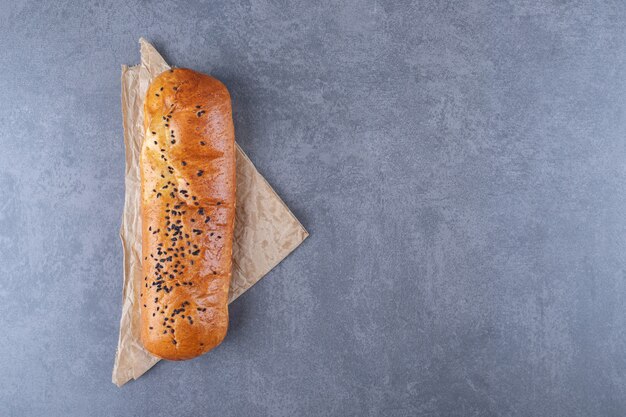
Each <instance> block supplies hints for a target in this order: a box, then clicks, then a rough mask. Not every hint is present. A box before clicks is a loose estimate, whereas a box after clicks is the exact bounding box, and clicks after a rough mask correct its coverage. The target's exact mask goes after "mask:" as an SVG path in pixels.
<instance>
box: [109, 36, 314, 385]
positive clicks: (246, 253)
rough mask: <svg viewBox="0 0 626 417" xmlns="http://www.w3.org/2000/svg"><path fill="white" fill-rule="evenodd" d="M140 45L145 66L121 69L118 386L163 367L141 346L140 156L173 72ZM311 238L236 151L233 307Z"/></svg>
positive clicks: (146, 45)
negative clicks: (152, 96)
mask: <svg viewBox="0 0 626 417" xmlns="http://www.w3.org/2000/svg"><path fill="white" fill-rule="evenodd" d="M139 43H140V45H141V64H140V65H137V66H134V67H128V66H126V65H123V66H122V112H123V117H124V142H125V144H126V200H125V203H124V213H123V217H122V227H121V229H120V237H121V238H122V245H123V248H124V299H123V305H122V318H121V320H120V335H119V341H118V345H117V352H116V355H115V364H114V366H113V383H114V384H116V385H117V386H122V385H124V384H125V383H126V382H128V381H130V380H131V379H137V378H139V377H140V376H141V375H143V374H144V373H145V372H146V371H147V370H148V369H150V368H151V367H152V366H154V364H156V363H157V362H158V361H159V359H158V358H156V357H154V356H152V355H151V354H150V353H148V352H147V351H146V350H145V349H144V348H143V346H142V344H141V340H140V338H139V334H140V330H139V329H140V313H139V303H136V302H135V300H136V299H137V294H136V288H139V286H140V285H141V284H140V283H141V219H140V199H139V197H140V174H139V154H140V151H141V143H142V141H143V101H144V97H145V95H146V91H147V89H148V85H149V84H150V82H151V81H152V79H153V78H155V77H156V76H157V75H159V74H160V73H161V72H163V71H165V70H167V69H169V68H170V67H169V65H168V64H167V63H166V62H165V60H164V59H163V58H162V57H161V55H160V54H159V53H158V52H157V51H156V49H155V48H154V47H153V46H152V45H151V44H150V43H148V42H147V41H146V40H145V39H143V38H142V39H140V40H139ZM236 133H237V132H235V134H236ZM307 236H308V233H307V231H306V230H305V229H304V227H302V225H301V224H300V222H299V221H298V219H296V218H295V216H294V215H293V214H292V213H291V211H289V208H288V207H287V206H286V205H285V203H283V201H282V200H281V199H280V197H278V195H277V194H276V193H275V192H274V190H273V189H272V187H270V185H269V184H268V183H267V181H266V180H265V178H263V176H262V175H261V174H259V172H258V171H257V170H256V168H255V167H254V165H253V164H252V162H251V161H250V159H249V158H248V157H247V156H246V154H245V153H244V152H243V151H242V150H241V148H239V146H237V210H236V215H235V234H234V242H233V275H232V281H231V284H230V296H229V302H232V301H233V300H235V299H236V298H237V297H239V296H240V295H241V294H243V293H244V292H245V291H246V290H248V288H250V287H252V286H253V285H254V284H255V283H256V282H258V281H259V280H260V279H261V278H262V277H263V276H264V275H265V274H267V273H268V272H269V271H270V270H271V269H272V268H274V267H275V266H276V265H278V263H279V262H280V261H282V260H283V259H284V258H285V257H286V256H287V255H289V253H291V252H292V251H293V250H294V249H295V248H296V247H297V246H298V245H299V244H300V243H302V241H303V240H304V239H306V237H307Z"/></svg>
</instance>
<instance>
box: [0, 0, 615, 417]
mask: <svg viewBox="0 0 626 417" xmlns="http://www.w3.org/2000/svg"><path fill="white" fill-rule="evenodd" d="M0 3H1V4H0V69H1V72H0V99H1V101H0V103H1V104H0V125H1V126H2V128H1V129H0V193H1V199H0V274H1V277H0V278H1V279H0V314H1V317H2V321H1V323H2V324H0V329H1V330H2V335H1V337H0V415H2V416H53V417H57V416H59V417H60V416H63V417H65V416H77V417H78V416H81V417H82V416H149V417H159V416H163V417H165V416H173V415H181V416H184V415H194V416H200V415H203V416H204V415H215V416H217V415H219V416H248V415H250V416H252V415H259V416H299V415H302V416H304V415H320V416H327V415H328V416H330V415H336V416H567V417H573V416H619V417H623V416H624V415H626V305H625V304H626V252H625V249H626V193H625V187H626V94H625V93H626V70H625V68H626V67H625V64H626V29H625V27H626V4H625V3H624V2H622V1H617V0H614V1H562V0H561V1H557V0H523V1H519V0H515V1H514V0H510V1H488V0H472V1H459V2H451V1H438V0H430V1H413V2H409V1H404V2H395V1H394V2H391V1H389V2H383V1H374V0H369V1H333V2H328V1H322V2H317V1H306V0H299V1H295V2H289V1H284V0H266V1H216V2H210V3H209V2H207V3H203V2H199V1H190V2H179V3H177V2H173V1H166V2H152V1H137V0H130V1H128V0H124V1H123V0H119V1H115V2H107V1H91V2H78V1H73V2H70V1H48V2H35V1H28V0H11V1H8V0H1V1H0ZM83 3H84V4H85V5H84V6H82V4H83ZM140 36H144V37H146V38H147V39H148V40H150V41H152V42H154V43H155V45H156V46H157V47H158V48H159V49H160V50H161V51H162V52H163V54H164V56H165V57H166V59H168V61H169V62H171V63H173V64H176V65H178V66H186V67H191V68H194V69H196V70H200V71H204V72H208V73H211V74H213V75H215V76H216V77H218V78H219V79H221V80H223V81H224V82H225V83H226V85H227V86H228V87H229V88H230V90H231V93H232V96H233V104H234V109H235V126H236V133H237V140H238V141H239V143H240V144H241V145H242V147H243V148H244V149H245V151H246V152H247V153H248V154H249V155H250V157H251V158H252V160H253V161H254V162H255V163H256V164H257V166H258V168H259V170H260V171H261V172H262V173H263V174H264V175H265V176H266V177H267V179H268V180H269V182H270V183H271V184H272V185H273V186H274V187H275V189H276V190H277V191H278V193H279V194H280V195H281V196H282V197H283V198H284V199H285V201H286V202H287V204H288V205H289V207H291V208H292V210H293V211H294V212H295V214H296V215H297V216H298V217H299V219H300V220H301V221H302V223H303V224H304V225H305V227H307V229H308V230H309V231H310V232H311V237H310V238H309V239H308V240H307V241H305V243H304V244H303V245H302V246H301V247H300V248H299V249H298V250H297V251H296V252H295V253H294V254H293V255H291V256H290V257H289V258H287V259H286V260H285V261H284V262H283V263H282V264H281V265H280V266H279V267H277V268H276V269H275V270H274V271H273V272H272V273H270V274H269V275H268V276H267V277H266V278H264V279H263V280H262V281H261V282H260V283H259V284H258V285H256V286H255V287H254V288H253V289H252V290H251V291H249V292H247V293H246V294H245V295H244V296H242V297H241V298H240V299H238V300H237V302H235V303H234V305H233V306H232V309H231V314H232V318H231V329H230V333H229V335H228V337H227V339H226V341H225V343H224V344H223V345H221V346H220V347H219V348H218V349H216V350H215V351H213V352H211V353H210V354H208V355H206V356H204V357H201V358H198V359H195V360H192V361H188V362H183V363H165V362H163V363H160V364H158V365H157V366H156V367H155V368H154V369H153V370H151V371H150V372H149V373H148V374H146V375H145V376H144V377H142V378H141V379H140V380H138V381H135V382H132V383H130V384H128V385H127V386H125V387H123V388H122V389H118V388H116V387H115V386H114V385H113V384H112V383H111V368H112V365H113V356H114V352H115V347H116V343H117V333H118V323H119V318H120V317H119V314H120V307H121V301H122V300H121V296H122V287H121V284H122V277H121V274H122V251H121V244H120V240H119V237H118V230H119V224H120V216H121V212H122V205H123V200H124V195H123V192H124V191H123V190H124V184H123V181H124V149H123V142H122V126H121V120H122V119H121V111H120V65H121V64H123V63H129V64H132V63H136V62H137V61H138V57H139V54H138V44H137V41H138V38H139V37H140Z"/></svg>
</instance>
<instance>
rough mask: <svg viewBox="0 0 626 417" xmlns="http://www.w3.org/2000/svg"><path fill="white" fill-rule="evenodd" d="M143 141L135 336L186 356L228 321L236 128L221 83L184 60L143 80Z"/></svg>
mask: <svg viewBox="0 0 626 417" xmlns="http://www.w3.org/2000/svg"><path fill="white" fill-rule="evenodd" d="M144 127H145V132H146V135H145V139H144V142H143V146H142V149H141V194H142V201H141V219H142V233H143V237H142V243H143V255H142V261H143V275H144V277H143V281H142V286H141V290H140V297H141V306H142V307H141V320H142V328H141V340H142V342H143V344H144V347H145V348H146V349H147V350H148V351H149V352H151V353H152V354H154V355H156V356H158V357H161V358H164V359H170V360H183V359H190V358H193V357H196V356H198V355H201V354H203V353H205V352H207V351H209V350H211V349H212V348H214V347H215V346H217V345H219V344H220V343H221V341H222V340H223V338H224V336H225V335H226V330H227V328H228V288H229V285H230V277H231V262H232V261H231V257H232V240H233V226H234V220H235V135H234V128H233V122H232V112H231V104H230V96H229V94H228V90H227V89H226V87H224V85H223V84H222V83H220V82H219V81H218V80H216V79H215V78H212V77H209V76H207V75H204V74H200V73H197V72H194V71H192V70H188V69H182V68H181V69H175V70H168V71H165V72H164V73H162V74H160V75H159V76H158V77H157V78H156V79H155V80H154V81H153V82H152V84H150V87H149V88H148V93H147V96H146V101H145V106H144Z"/></svg>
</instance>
